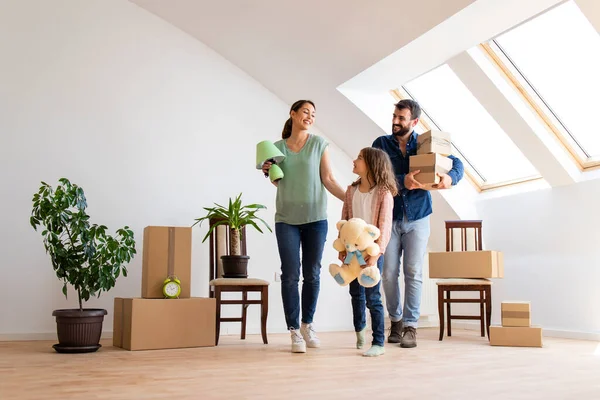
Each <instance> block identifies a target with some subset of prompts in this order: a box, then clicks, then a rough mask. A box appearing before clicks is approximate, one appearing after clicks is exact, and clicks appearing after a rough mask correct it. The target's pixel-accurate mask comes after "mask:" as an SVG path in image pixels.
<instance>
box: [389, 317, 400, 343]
mask: <svg viewBox="0 0 600 400" xmlns="http://www.w3.org/2000/svg"><path fill="white" fill-rule="evenodd" d="M402 326H403V324H402V321H398V322H392V327H391V329H390V335H389V336H388V343H400V341H401V340H402Z"/></svg>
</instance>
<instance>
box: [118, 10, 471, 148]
mask: <svg viewBox="0 0 600 400" xmlns="http://www.w3.org/2000/svg"><path fill="white" fill-rule="evenodd" d="M130 1H132V2H133V3H135V4H137V5H139V6H140V7H142V8H144V9H146V10H148V11H150V12H151V13H154V14H155V15H157V16H158V17H160V18H162V19H164V20H166V21H167V22H169V23H171V24H172V25H174V26H177V27H178V28H180V29H182V30H183V31H185V32H187V33H189V34H190V35H192V36H193V37H195V38H197V39H198V40H200V41H201V42H203V43H204V44H206V45H207V46H209V47H211V48H212V49H214V50H215V51H216V52H218V53H219V54H221V55H222V56H223V57H225V58H226V59H228V60H229V61H230V62H232V63H233V64H235V65H236V66H238V67H239V68H240V69H242V70H243V71H245V72H246V73H248V74H249V75H250V76H252V77H253V78H254V79H256V80H257V81H259V82H260V83H261V84H262V85H264V86H265V87H266V88H267V89H269V90H270V91H271V92H273V93H274V94H275V95H277V96H278V97H279V98H281V99H282V100H284V101H285V102H286V103H289V104H291V103H292V102H294V101H295V100H297V99H300V98H310V99H312V100H314V101H315V102H316V105H317V126H318V127H319V128H321V130H323V131H324V132H325V134H326V135H327V136H328V137H330V139H331V140H333V141H334V142H335V143H336V144H337V145H338V146H339V147H341V148H342V149H343V150H344V151H346V152H347V153H348V155H349V156H350V157H354V156H355V154H353V153H354V152H355V149H356V147H357V146H360V147H362V146H366V145H370V144H371V140H372V139H373V138H375V137H376V136H378V135H380V134H382V131H381V128H379V127H378V126H377V125H376V124H374V123H373V121H372V120H371V119H369V118H368V117H367V116H366V115H365V114H364V113H363V112H361V111H360V110H359V109H358V108H357V107H356V106H355V105H354V104H352V103H351V102H350V101H348V99H347V98H346V97H344V96H343V95H342V94H341V93H340V92H338V91H337V89H336V88H337V87H338V86H339V85H341V84H342V83H344V82H345V81H347V80H349V79H351V78H352V77H353V76H355V75H357V74H359V73H360V72H361V71H363V70H365V69H366V68H368V67H370V66H371V65H373V64H375V63H377V62H378V61H380V60H381V59H382V58H384V57H386V56H388V55H390V54H392V53H393V52H395V51H396V50H398V49H400V48H401V47H403V46H404V45H406V44H408V43H409V42H411V41H413V40H415V39H416V38H418V37H419V36H420V35H422V34H423V33H425V32H427V31H428V30H430V29H431V28H433V27H434V26H436V25H438V24H440V23H441V22H442V21H444V20H446V19H447V18H449V17H451V16H452V15H454V14H455V13H457V12H459V11H460V10H461V9H463V8H464V7H466V6H468V5H469V4H471V3H473V1H474V0H420V1H414V0H413V1H408V0H374V1H366V0H304V1H289V0H252V1H250V0H220V1H208V0H207V1H198V0H130ZM406 62H407V63H411V62H413V60H406ZM399 68H401V66H399ZM390 89H391V88H390ZM392 104H393V99H392V98H391V97H390V115H391V113H392V111H393V108H392ZM258 106H259V105H258ZM259 116H260V110H257V117H259ZM284 119H285V116H282V122H283V120H284ZM257 122H258V123H260V121H257ZM272 134H273V138H276V137H277V135H278V134H279V132H273V133H272ZM357 143H359V144H357Z"/></svg>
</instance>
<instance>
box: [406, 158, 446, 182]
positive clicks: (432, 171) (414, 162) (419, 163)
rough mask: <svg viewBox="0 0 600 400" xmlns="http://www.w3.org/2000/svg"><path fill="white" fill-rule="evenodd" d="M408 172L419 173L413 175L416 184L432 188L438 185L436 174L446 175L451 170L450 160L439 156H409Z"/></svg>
mask: <svg viewBox="0 0 600 400" xmlns="http://www.w3.org/2000/svg"><path fill="white" fill-rule="evenodd" d="M408 163H409V171H410V172H413V171H417V170H419V171H420V172H419V173H418V174H416V175H415V179H416V180H417V182H419V183H422V184H423V185H426V186H428V187H429V188H433V185H437V184H438V183H440V178H439V176H437V174H438V173H439V174H447V173H448V172H449V171H450V170H451V169H452V164H453V163H452V160H451V159H449V158H448V157H446V156H442V155H440V154H435V153H432V154H422V155H416V156H410V158H409V160H408Z"/></svg>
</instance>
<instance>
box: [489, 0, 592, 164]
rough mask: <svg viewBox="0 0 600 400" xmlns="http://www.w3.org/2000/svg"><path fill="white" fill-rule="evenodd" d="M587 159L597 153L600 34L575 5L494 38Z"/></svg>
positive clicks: (556, 9)
mask: <svg viewBox="0 0 600 400" xmlns="http://www.w3.org/2000/svg"><path fill="white" fill-rule="evenodd" d="M495 41H496V43H497V44H498V45H499V46H500V47H501V48H502V50H503V51H504V52H505V53H506V55H507V56H508V57H509V58H510V59H511V60H512V62H513V63H514V64H515V65H516V67H517V68H519V70H520V71H521V73H522V74H523V76H524V77H525V78H526V79H527V80H528V81H529V83H530V84H531V85H532V86H533V88H534V89H535V90H536V91H537V93H538V94H539V95H540V96H541V97H542V98H543V99H544V101H545V102H546V104H547V105H548V107H550V108H551V110H552V111H553V113H554V114H555V115H556V117H557V118H558V119H559V120H560V121H561V122H562V124H563V125H564V126H565V127H566V128H567V130H568V131H569V132H570V133H571V135H572V136H573V138H574V139H575V141H577V142H578V144H579V146H580V147H581V148H582V150H583V151H584V152H586V153H587V155H588V156H598V155H600V135H599V134H598V125H597V123H596V114H597V113H598V109H599V107H600V97H598V93H600V78H599V71H600V35H598V32H597V31H596V30H595V29H594V27H593V26H592V25H591V24H590V22H589V21H588V20H587V18H586V17H585V16H584V15H583V14H582V12H581V10H580V9H579V7H577V5H576V4H575V3H574V2H573V1H569V2H567V3H564V4H561V5H560V6H558V7H555V8H553V9H551V10H550V11H548V12H546V13H544V14H542V15H540V16H538V17H537V18H535V19H532V20H531V21H528V22H526V23H525V24H523V25H520V26H518V27H516V28H515V29H513V30H511V31H509V32H507V33H504V34H502V35H501V36H499V37H497V38H496V39H495Z"/></svg>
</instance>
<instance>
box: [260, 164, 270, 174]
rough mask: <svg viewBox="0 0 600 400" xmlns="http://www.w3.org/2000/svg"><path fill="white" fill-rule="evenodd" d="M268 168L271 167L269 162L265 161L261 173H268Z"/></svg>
mask: <svg viewBox="0 0 600 400" xmlns="http://www.w3.org/2000/svg"><path fill="white" fill-rule="evenodd" d="M269 169H271V162H270V161H265V163H264V164H263V165H262V172H263V174H265V175H267V174H268V173H269Z"/></svg>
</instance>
